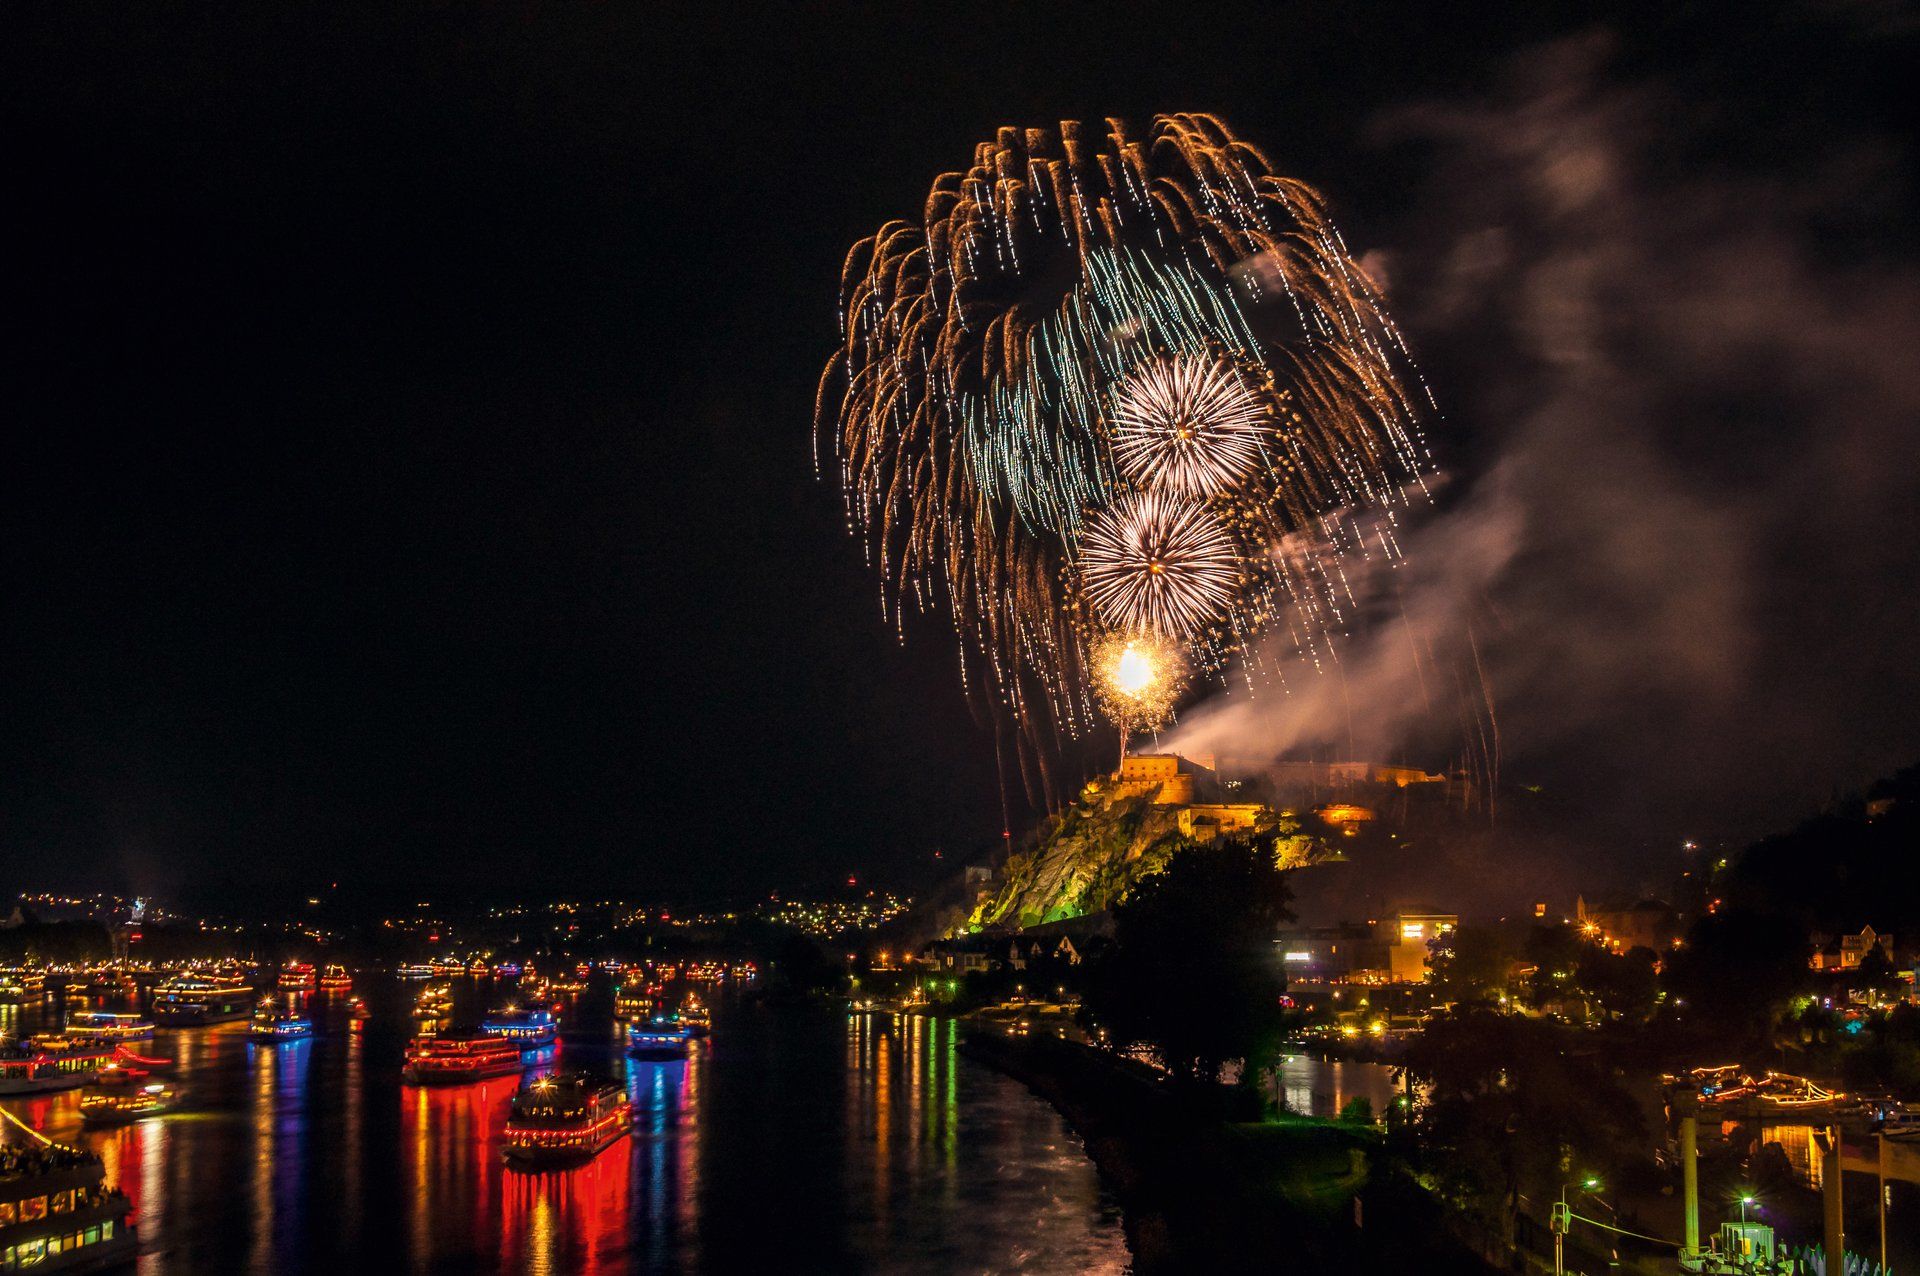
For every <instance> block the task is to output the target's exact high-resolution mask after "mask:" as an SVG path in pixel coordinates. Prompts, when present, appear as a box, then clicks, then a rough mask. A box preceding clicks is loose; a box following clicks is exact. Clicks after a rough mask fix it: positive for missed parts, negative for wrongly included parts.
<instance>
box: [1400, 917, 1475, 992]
mask: <svg viewBox="0 0 1920 1276" xmlns="http://www.w3.org/2000/svg"><path fill="white" fill-rule="evenodd" d="M1387 926H1388V928H1389V929H1388V940H1387V979H1388V982H1389V983H1396V984H1419V983H1425V982H1426V980H1427V974H1428V961H1429V959H1430V958H1431V957H1432V954H1433V949H1432V944H1433V941H1434V940H1436V939H1441V938H1443V937H1445V936H1447V935H1451V934H1452V933H1453V932H1454V931H1456V930H1458V929H1459V928H1460V919H1459V917H1457V916H1455V915H1454V914H1452V913H1411V912H1401V913H1396V914H1394V915H1393V916H1392V917H1391V918H1389V919H1388V921H1387Z"/></svg>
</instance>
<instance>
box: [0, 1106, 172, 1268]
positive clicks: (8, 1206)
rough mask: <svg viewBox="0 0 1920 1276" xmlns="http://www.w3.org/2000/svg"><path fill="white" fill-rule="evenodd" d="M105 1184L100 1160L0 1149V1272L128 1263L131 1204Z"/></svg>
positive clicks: (61, 1148)
mask: <svg viewBox="0 0 1920 1276" xmlns="http://www.w3.org/2000/svg"><path fill="white" fill-rule="evenodd" d="M35 1137H36V1138H37V1137H39V1136H38V1135H36V1136H35ZM106 1177H107V1174H106V1166H105V1164H104V1163H103V1162H102V1161H101V1160H100V1158H99V1157H97V1156H95V1155H94V1154H93V1153H91V1152H86V1151H82V1150H81V1149H79V1148H71V1147H67V1146H65V1145H64V1144H60V1143H53V1142H42V1143H40V1144H37V1145H25V1146H22V1145H18V1144H11V1145H7V1146H4V1147H0V1270H4V1271H13V1270H14V1269H15V1268H32V1269H33V1270H35V1271H43V1272H91V1271H99V1270H101V1269H102V1268H106V1267H112V1266H115V1265H117V1264H120V1263H126V1262H131V1261H132V1260H133V1255H134V1251H135V1249H136V1248H138V1243H137V1239H136V1236H135V1233H134V1226H133V1217H132V1216H133V1203H132V1202H131V1201H129V1200H128V1199H127V1197H126V1194H125V1193H123V1192H121V1191H120V1190H119V1189H118V1188H114V1187H110V1186H108V1184H107V1181H106Z"/></svg>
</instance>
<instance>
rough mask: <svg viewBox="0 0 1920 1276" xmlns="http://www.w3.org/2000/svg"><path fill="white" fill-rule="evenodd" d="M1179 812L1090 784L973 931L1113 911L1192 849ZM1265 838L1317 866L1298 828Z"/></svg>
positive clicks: (1016, 861) (988, 904) (1028, 853)
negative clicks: (1147, 878) (1141, 881)
mask: <svg viewBox="0 0 1920 1276" xmlns="http://www.w3.org/2000/svg"><path fill="white" fill-rule="evenodd" d="M1179 810H1180V808H1178V807H1174V806H1154V805H1152V804H1151V803H1150V801H1149V800H1148V798H1146V797H1144V796H1133V797H1121V796H1118V795H1117V793H1116V792H1115V787H1114V785H1113V784H1112V783H1111V782H1110V781H1106V780H1099V781H1095V782H1094V783H1092V784H1089V785H1088V786H1087V787H1086V788H1085V789H1084V790H1082V791H1081V794H1080V796H1079V797H1078V798H1077V799H1075V801H1074V802H1073V803H1072V805H1070V806H1068V807H1067V808H1066V809H1065V810H1064V811H1062V812H1060V814H1058V815H1056V816H1053V817H1051V818H1050V819H1048V820H1047V821H1046V823H1045V824H1043V825H1042V826H1041V828H1040V830H1039V832H1038V835H1037V837H1036V839H1035V840H1034V841H1033V843H1032V844H1031V846H1030V848H1029V849H1025V850H1021V851H1016V852H1015V853H1014V854H1012V855H1011V856H1009V857H1008V859H1007V862H1006V864H1005V865H1004V866H1003V868H1002V871H1001V883H1000V888H999V889H998V890H997V891H996V892H994V894H993V895H992V896H990V897H989V898H988V899H987V900H986V901H985V902H983V903H982V904H981V905H980V906H979V907H978V908H976V909H975V910H974V911H973V915H972V916H971V917H970V918H969V919H968V921H969V924H970V928H979V929H984V928H991V927H1009V928H1011V927H1026V926H1037V925H1039V924H1040V923H1042V922H1051V921H1058V920H1060V919H1061V918H1065V917H1079V916H1082V915H1083V914H1086V913H1095V912H1099V911H1101V910H1102V909H1105V908H1109V907H1111V906H1112V905H1113V904H1114V903H1116V902H1117V901H1119V900H1120V899H1121V898H1123V897H1124V896H1125V895H1126V893H1127V891H1128V890H1129V889H1130V888H1131V887H1132V885H1133V883H1134V882H1136V881H1138V880H1139V879H1140V878H1142V877H1144V876H1146V875H1147V874H1149V873H1154V872H1158V871H1159V869H1160V868H1161V866H1162V865H1164V864H1165V863H1166V862H1167V859H1168V857H1169V856H1171V855H1173V854H1175V853H1176V852H1178V851H1179V850H1180V848H1181V847H1183V846H1185V845H1187V839H1186V838H1185V837H1184V836H1182V834H1181V832H1180V827H1179ZM1262 832H1263V833H1264V834H1266V835H1269V836H1274V837H1276V838H1277V839H1278V841H1279V843H1280V844H1279V845H1277V846H1276V851H1277V852H1279V853H1282V854H1284V855H1286V856H1287V857H1288V858H1289V859H1292V860H1293V861H1294V862H1304V861H1305V860H1306V859H1307V858H1310V855H1309V848H1308V844H1309V843H1311V842H1312V840H1313V839H1311V838H1308V837H1305V836H1303V835H1301V834H1300V833H1299V832H1298V830H1297V828H1295V827H1294V826H1293V825H1292V824H1291V823H1285V822H1283V821H1281V820H1280V819H1279V818H1278V817H1277V816H1276V817H1275V818H1274V819H1273V821H1272V822H1271V823H1270V824H1269V825H1267V826H1265V827H1263V829H1262Z"/></svg>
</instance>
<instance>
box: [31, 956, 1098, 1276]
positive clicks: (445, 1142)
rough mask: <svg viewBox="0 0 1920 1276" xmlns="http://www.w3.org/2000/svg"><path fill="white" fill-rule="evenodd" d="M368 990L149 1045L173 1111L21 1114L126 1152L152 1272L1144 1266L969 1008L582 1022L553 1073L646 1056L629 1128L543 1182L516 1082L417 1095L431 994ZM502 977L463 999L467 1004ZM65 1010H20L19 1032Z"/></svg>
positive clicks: (142, 1046)
mask: <svg viewBox="0 0 1920 1276" xmlns="http://www.w3.org/2000/svg"><path fill="white" fill-rule="evenodd" d="M360 983H361V987H362V991H363V993H364V995H365V996H366V998H367V1001H368V1003H369V1006H370V1008H371V1009H372V1011H373V1016H372V1018H371V1019H369V1020H367V1021H366V1022H364V1023H359V1024H355V1023H353V1022H352V1021H350V1020H349V1019H348V1018H347V1016H346V1014H345V1012H344V1008H343V1006H342V1005H339V1004H332V1003H330V1001H329V999H328V998H327V997H326V996H325V995H324V994H323V995H321V996H320V997H318V998H317V999H315V1001H314V1004H313V1008H314V1010H315V1011H316V1012H317V1013H316V1019H317V1022H318V1025H319V1032H318V1034H317V1035H316V1036H315V1037H314V1038H313V1039H311V1040H307V1041H301V1042H293V1043H286V1044H278V1045H256V1044H254V1043H252V1042H250V1041H249V1040H248V1038H247V1036H246V1028H247V1025H246V1024H245V1023H230V1024H222V1025H217V1026H213V1027H207V1028H194V1029H183V1030H177V1031H175V1030H162V1031H161V1032H160V1034H159V1035H158V1037H157V1038H156V1039H155V1040H153V1041H150V1042H140V1043H136V1046H135V1048H136V1049H137V1050H138V1052H139V1053H141V1054H143V1055H152V1056H160V1057H166V1058H170V1059H173V1060H174V1061H175V1063H174V1065H173V1066H172V1067H171V1068H168V1069H164V1070H156V1073H155V1075H156V1077H157V1078H158V1077H164V1078H166V1079H167V1080H168V1081H169V1083H170V1084H172V1085H173V1086H174V1087H175V1088H176V1089H177V1090H178V1091H179V1093H180V1098H181V1103H180V1107H179V1109H178V1110H177V1111H175V1112H173V1113H171V1114H169V1115H167V1116H164V1117H161V1118H157V1119H153V1120H148V1121H145V1122H142V1123H140V1124H137V1125H134V1126H130V1127H125V1128H122V1129H118V1130H108V1131H92V1130H83V1129H82V1128H81V1126H80V1123H79V1118H78V1096H77V1094H76V1093H74V1092H67V1093H63V1094H54V1095H37V1096H30V1097H18V1098H12V1099H8V1100H6V1101H5V1107H6V1108H7V1110H8V1111H9V1112H11V1113H12V1114H14V1115H15V1116H17V1117H19V1118H21V1119H22V1120H23V1121H25V1122H26V1123H27V1124H28V1125H30V1126H32V1127H34V1128H35V1129H37V1130H39V1131H41V1132H43V1133H45V1134H47V1135H49V1136H51V1137H53V1138H55V1139H58V1140H60V1141H63V1142H68V1143H76V1144H79V1145H82V1146H86V1147H90V1148H92V1149H93V1150H94V1151H96V1152H98V1153H99V1154H100V1156H101V1157H102V1158H103V1159H104V1160H105V1162H106V1166H107V1175H108V1178H109V1180H110V1181H114V1182H117V1183H118V1184H119V1185H120V1186H121V1187H122V1188H123V1189H124V1190H125V1191H126V1192H127V1194H128V1195H129V1196H130V1197H131V1198H132V1199H133V1202H134V1206H135V1211H136V1221H137V1223H138V1226H139V1229H140V1249H141V1257H140V1260H139V1271H140V1272H142V1273H150V1274H157V1273H175V1272H179V1273H186V1272H193V1273H206V1272H241V1271H249V1272H274V1273H281V1272H307V1271H313V1272H321V1271H326V1272H341V1271H382V1272H384V1271H395V1272H415V1273H493V1272H514V1273H520V1272H525V1273H542V1274H544V1273H556V1274H557V1273H576V1272H578V1273H599V1272H626V1271H642V1272H679V1271H689V1272H740V1271H794V1272H815V1271H818V1272H849V1273H858V1272H872V1273H895V1272H898V1273H907V1272H913V1273H961V1272H969V1273H970V1272H1034V1273H1082V1272H1095V1273H1097V1272H1122V1271H1125V1270H1126V1268H1127V1264H1128V1256H1127V1250H1126V1244H1125V1239H1124V1236H1123V1234H1122V1231H1121V1225H1120V1214H1119V1210H1118V1208H1117V1206H1116V1205H1115V1203H1114V1201H1113V1200H1112V1198H1111V1196H1110V1195H1109V1194H1108V1193H1107V1192H1106V1191H1105V1190H1104V1188H1103V1187H1102V1185H1101V1183H1100V1180H1099V1178H1098V1176H1097V1175H1096V1173H1095V1171H1094V1168H1093V1166H1092V1164H1091V1163H1090V1162H1089V1161H1088V1160H1087V1158H1086V1156H1085V1154H1084V1152H1083V1150H1082V1148H1081V1145H1080V1143H1079V1141H1078V1139H1076V1138H1075V1136H1074V1135H1073V1133H1072V1131H1071V1130H1069V1129H1068V1128H1067V1126H1066V1124H1065V1123H1064V1122H1063V1121H1062V1120H1061V1119H1060V1117H1059V1116H1058V1114H1056V1113H1055V1112H1054V1111H1053V1109H1052V1108H1051V1107H1049V1106H1047V1105H1046V1104H1045V1103H1044V1102H1042V1101H1041V1100H1039V1099H1037V1098H1035V1097H1034V1096H1033V1095H1031V1094H1030V1093H1028V1092H1027V1090H1026V1089H1025V1088H1024V1087H1022V1086H1021V1085H1019V1084H1018V1083H1016V1082H1014V1081H1012V1080H1010V1079H1008V1078H1006V1077H1004V1076H1001V1075H1000V1074H998V1073H996V1072H993V1071H991V1070H989V1069H986V1068H984V1067H982V1066H980V1065H978V1064H975V1063H972V1062H970V1061H968V1060H966V1059H964V1058H962V1057H960V1055H959V1054H958V1052H957V1051H956V1049H955V1046H956V1031H955V1026H954V1025H953V1023H952V1022H951V1021H943V1020H935V1019H918V1018H901V1019H894V1018H890V1017H884V1016H883V1017H865V1016H860V1017H848V1016H844V1015H841V1014H837V1013H831V1012H828V1011H825V1010H822V1009H819V1008H804V1007H801V1008H775V1007H770V1006H763V1005H760V1004H757V1003H754V1002H750V1001H743V1000H732V999H727V998H722V999H720V1001H719V1003H718V1004H717V1005H716V1006H715V1008H714V1011H715V1013H714V1029H713V1035H712V1037H711V1038H709V1039H708V1040H707V1041H705V1042H703V1043H700V1044H699V1045H698V1046H696V1048H695V1053H694V1054H693V1056H692V1057H691V1058H690V1059H688V1060H686V1061H684V1062H672V1063H641V1062H629V1061H627V1060H626V1059H625V1058H623V1057H622V1055H621V1053H620V1052H619V1051H618V1050H617V1049H616V1048H615V1045H614V1038H613V1035H612V1030H611V1027H610V1024H609V1023H608V1021H607V1019H606V1015H605V1013H604V1012H602V1014H601V1015H600V1022H601V1024H602V1025H603V1026H604V1027H605V1031H604V1033H601V1032H598V1031H588V1032H586V1033H584V1034H582V1035H581V1036H576V1035H575V1034H573V1033H571V1032H569V1034H568V1035H567V1036H566V1038H565V1039H564V1041H563V1043H562V1044H561V1045H560V1046H559V1047H557V1048H556V1049H555V1050H554V1051H550V1052H547V1053H546V1055H545V1056H544V1057H542V1058H540V1060H539V1064H538V1066H540V1067H543V1068H552V1067H559V1066H569V1067H586V1068H591V1069H595V1070H599V1071H603V1072H610V1073H615V1074H622V1073H623V1074H624V1075H625V1077H626V1084H627V1087H628V1089H629V1092H630V1093H631V1095H632V1098H633V1103H634V1111H635V1118H636V1120H635V1128H634V1132H633V1135H632V1137H631V1138H629V1139H626V1140H623V1141H621V1142H620V1143H617V1144H615V1145H614V1146H613V1147H612V1148H610V1149H608V1150H607V1151H606V1152H604V1153H602V1154H601V1155H600V1156H599V1157H598V1158H596V1159H595V1160H594V1161H593V1162H592V1163H591V1164H589V1165H586V1166H584V1167H581V1168H579V1169H575V1170H571V1171H566V1172H561V1173H546V1174H538V1175H529V1174H523V1173H520V1172H518V1171H513V1170H508V1169H506V1168H505V1166H504V1165H503V1163H502V1157H501V1148H500V1134H501V1127H502V1125H503V1123H504V1121H505V1117H506V1109H507V1103H508V1099H509V1096H510V1095H511V1093H512V1090H513V1086H514V1084H515V1082H514V1080H513V1079H512V1078H503V1079H500V1080H496V1081H492V1082H486V1083H481V1084H477V1085H470V1086H466V1087H460V1088H447V1089H416V1088H413V1087H409V1086H403V1085H402V1084H400V1077H399V1071H400V1063H401V1052H402V1049H403V1047H404V1045H405V1042H406V1039H407V1037H408V1035H409V1034H410V1033H411V1032H412V1031H413V1025H412V1022H411V1020H410V1019H409V1017H408V1015H407V1007H408V995H409V991H410V990H409V989H408V988H407V987H406V986H404V985H401V984H399V983H398V981H396V980H394V979H392V978H390V977H376V976H363V977H362V979H361V981H360ZM494 995H495V994H494V993H493V991H492V990H488V989H485V988H475V987H472V986H468V987H465V988H463V989H462V990H461V991H460V993H459V996H460V999H461V1000H462V1001H463V1002H464V1003H466V1004H467V1008H468V1009H471V1006H473V1005H477V1004H479V1003H480V1002H481V1001H484V1000H486V999H490V998H491V997H492V996H494ZM88 1004H95V1005H97V1004H99V1003H88ZM108 1008H114V1007H111V1006H109V1007H108ZM61 1013H62V1008H61V1007H59V1006H58V1005H56V1004H54V1003H51V1002H50V1003H48V1004H47V1005H45V1006H42V1007H29V1008H25V1009H20V1008H15V1007H5V1008H4V1009H3V1010H0V1032H4V1033H5V1034H7V1035H9V1036H12V1035H17V1034H22V1033H26V1032H32V1031H39V1030H45V1029H46V1028H48V1027H51V1026H53V1025H54V1024H57V1023H58V1022H59V1021H60V1015H61ZM576 1020H577V1022H579V1023H582V1024H588V1025H591V1024H592V1023H593V1022H594V1017H593V1016H591V1015H589V1014H587V1013H586V1012H585V1009H584V1008H583V1011H582V1013H581V1014H580V1015H579V1016H576V1017H575V1019H570V1020H569V1022H570V1023H571V1022H574V1021H576ZM4 1137H5V1138H6V1139H7V1140H8V1141H18V1140H20V1139H23V1138H24V1137H26V1136H24V1135H23V1134H21V1133H20V1132H19V1131H17V1130H14V1129H12V1128H11V1127H10V1126H9V1127H7V1128H6V1130H5V1134H4Z"/></svg>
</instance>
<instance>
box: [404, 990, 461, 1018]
mask: <svg viewBox="0 0 1920 1276" xmlns="http://www.w3.org/2000/svg"><path fill="white" fill-rule="evenodd" d="M452 1013H453V989H451V988H449V987H448V986H447V985H445V984H430V985H429V986H427V987H425V988H422V989H421V990H420V995H419V996H418V997H415V998H414V999H413V1017H414V1018H415V1019H444V1018H446V1017H447V1016H448V1015H450V1014H452Z"/></svg>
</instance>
